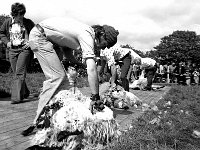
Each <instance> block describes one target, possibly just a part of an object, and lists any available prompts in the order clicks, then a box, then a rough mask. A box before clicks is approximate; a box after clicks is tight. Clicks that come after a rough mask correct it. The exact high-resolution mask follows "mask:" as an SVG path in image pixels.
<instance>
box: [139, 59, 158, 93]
mask: <svg viewBox="0 0 200 150" xmlns="http://www.w3.org/2000/svg"><path fill="white" fill-rule="evenodd" d="M141 67H142V70H144V77H146V78H147V85H146V87H144V89H143V90H145V91H146V90H148V91H151V90H152V84H153V79H154V76H155V73H156V70H157V67H156V61H155V60H154V59H151V58H148V57H146V58H141Z"/></svg>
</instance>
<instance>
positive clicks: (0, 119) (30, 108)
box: [0, 87, 169, 150]
mask: <svg viewBox="0 0 200 150" xmlns="http://www.w3.org/2000/svg"><path fill="white" fill-rule="evenodd" d="M168 90H169V87H165V88H162V89H161V90H159V91H156V92H154V91H139V90H131V92H132V93H134V94H135V95H136V96H138V97H139V98H140V99H141V100H142V101H144V102H146V103H152V102H156V101H158V100H159V99H160V98H161V97H162V95H163V94H164V93H165V92H166V91H168ZM81 91H82V92H83V93H84V94H86V95H87V93H88V91H90V90H88V88H83V89H81ZM37 104H38V99H37V98H35V97H32V98H29V99H27V100H25V102H24V103H20V104H15V105H11V104H10V98H0V150H24V149H26V148H27V147H29V146H30V139H31V137H32V136H28V137H23V136H22V135H20V133H21V131H23V130H24V129H26V128H27V127H28V126H29V125H30V124H31V123H32V121H33V119H34V117H35V115H36V109H37ZM140 114H141V111H138V110H136V109H134V108H131V109H129V110H127V111H125V110H117V109H116V110H115V111H114V115H115V116H116V120H117V121H118V123H119V124H120V125H121V128H124V129H125V128H126V127H128V125H129V124H130V123H131V121H132V119H133V118H135V117H138V116H139V115H140Z"/></svg>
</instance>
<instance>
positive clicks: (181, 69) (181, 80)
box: [174, 61, 186, 85]
mask: <svg viewBox="0 0 200 150" xmlns="http://www.w3.org/2000/svg"><path fill="white" fill-rule="evenodd" d="M174 73H175V75H176V78H177V83H178V84H180V85H186V76H185V73H186V69H185V65H184V62H183V61H180V62H179V63H178V64H177V67H176V68H175V69H174Z"/></svg>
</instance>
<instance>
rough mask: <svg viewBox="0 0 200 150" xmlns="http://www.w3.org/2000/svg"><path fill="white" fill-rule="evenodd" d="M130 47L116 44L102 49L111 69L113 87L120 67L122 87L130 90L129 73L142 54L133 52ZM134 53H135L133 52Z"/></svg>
mask: <svg viewBox="0 0 200 150" xmlns="http://www.w3.org/2000/svg"><path fill="white" fill-rule="evenodd" d="M131 51H132V50H131V49H130V48H122V47H121V46H120V45H115V46H113V47H111V48H109V49H105V50H104V51H102V56H104V59H105V60H106V61H107V63H108V66H109V68H110V70H111V80H110V82H111V88H113V87H115V86H116V84H118V82H117V70H118V67H120V70H121V71H120V77H119V78H120V79H121V84H122V87H123V88H124V90H125V91H129V80H128V79H127V75H128V72H129V68H130V66H131V65H132V64H134V63H135V62H137V58H138V61H139V58H140V56H139V55H137V54H136V53H135V52H131ZM132 53H134V54H132Z"/></svg>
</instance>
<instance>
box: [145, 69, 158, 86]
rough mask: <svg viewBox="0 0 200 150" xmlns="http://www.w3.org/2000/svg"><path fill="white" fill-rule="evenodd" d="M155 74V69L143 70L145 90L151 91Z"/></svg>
mask: <svg viewBox="0 0 200 150" xmlns="http://www.w3.org/2000/svg"><path fill="white" fill-rule="evenodd" d="M155 72H156V70H155V69H150V70H145V77H146V78H147V86H146V87H145V88H146V89H147V90H151V89H152V84H153V78H154V75H155Z"/></svg>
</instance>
